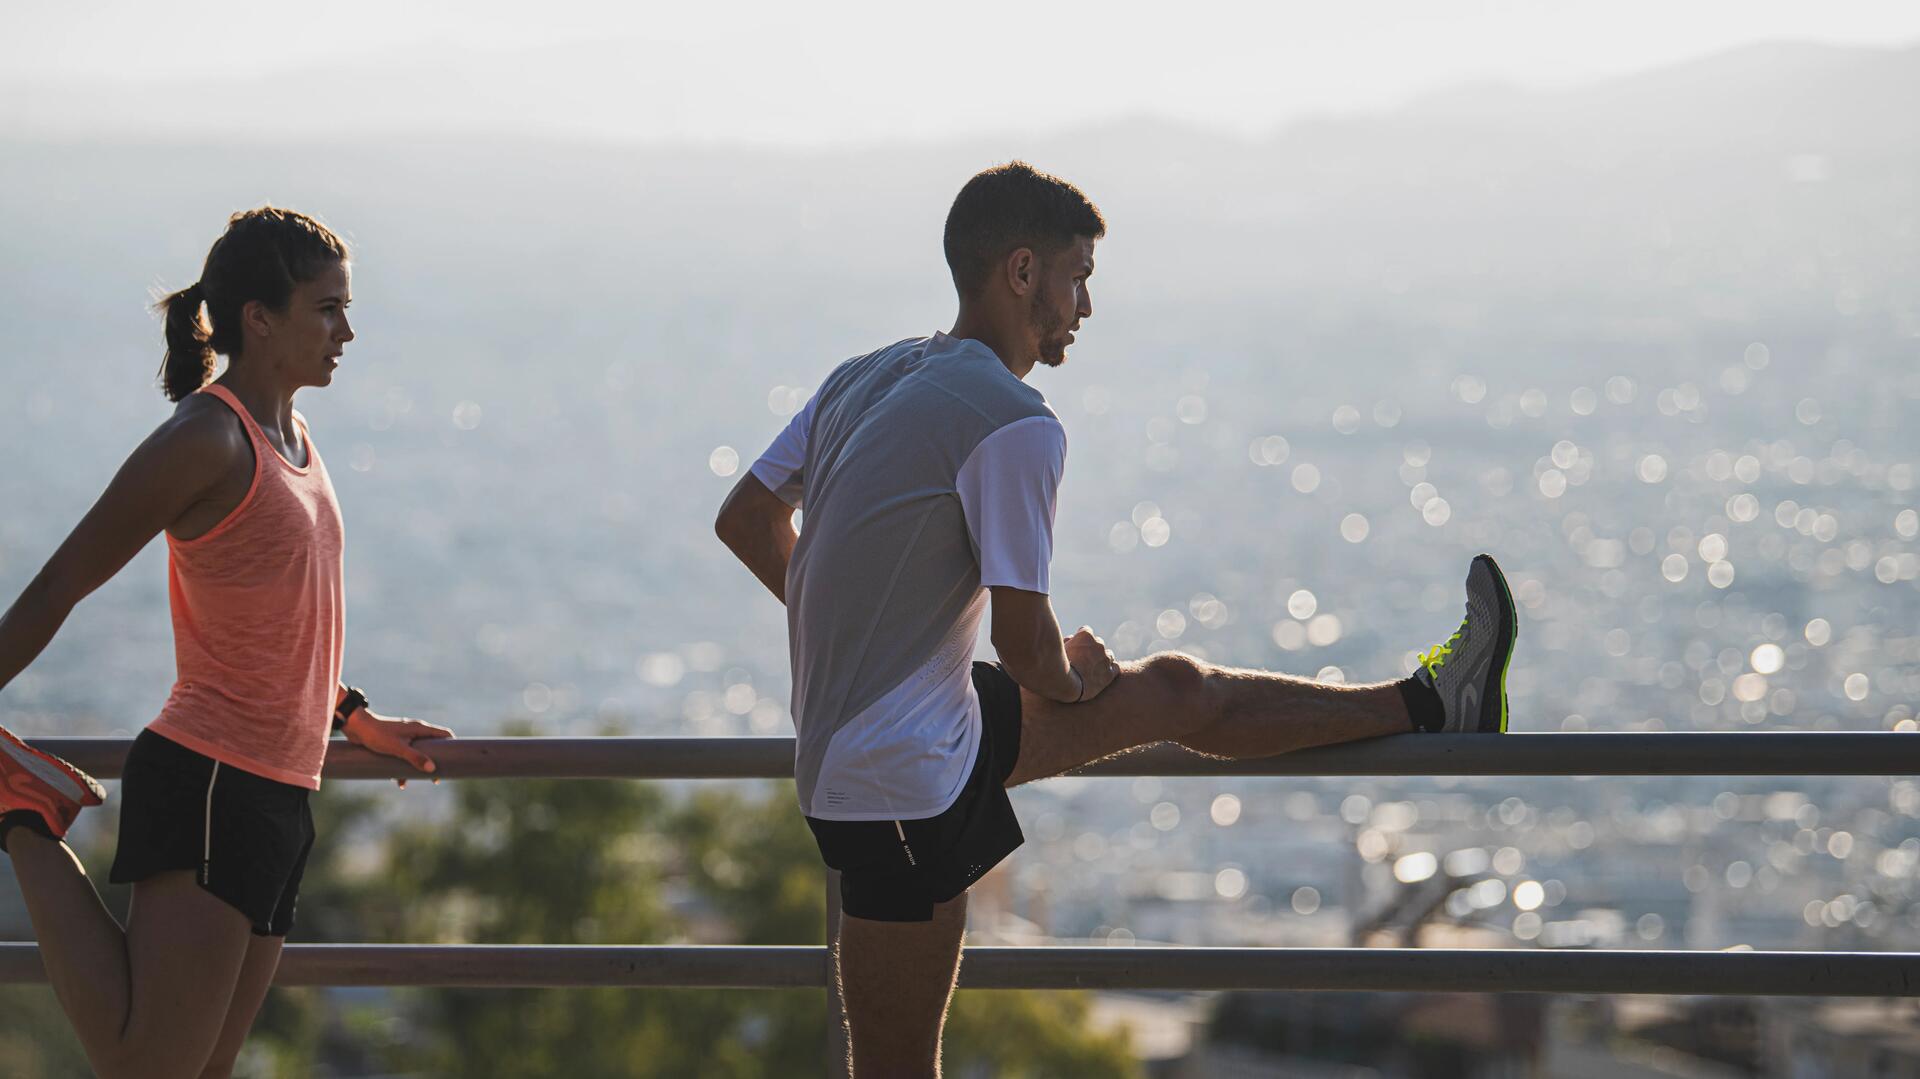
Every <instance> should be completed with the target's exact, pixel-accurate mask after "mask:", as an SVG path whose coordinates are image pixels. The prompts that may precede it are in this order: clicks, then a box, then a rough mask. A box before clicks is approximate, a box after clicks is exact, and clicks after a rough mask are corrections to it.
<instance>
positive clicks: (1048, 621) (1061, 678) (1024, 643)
mask: <svg viewBox="0 0 1920 1079" xmlns="http://www.w3.org/2000/svg"><path fill="white" fill-rule="evenodd" d="M1034 622H1035V624H1034V625H1033V627H1032V631H1031V634H1030V635H1023V636H1022V639H1015V640H1008V639H1005V637H1004V634H1001V633H996V634H995V640H994V642H993V647H994V651H996V652H998V653H999V655H1000V664H1001V666H1003V667H1005V668H1006V669H1007V674H1008V676H1009V677H1011V678H1012V679H1013V680H1014V681H1015V682H1018V683H1019V684H1020V686H1021V688H1023V689H1027V690H1031V691H1032V692H1034V693H1037V694H1039V695H1040V696H1042V697H1045V698H1047V699H1048V700H1050V701H1060V702H1061V703H1063V704H1064V703H1068V702H1071V701H1075V700H1078V699H1080V697H1081V696H1082V694H1083V691H1084V689H1085V686H1086V683H1085V682H1084V681H1083V680H1082V676H1081V675H1080V673H1079V672H1077V671H1075V670H1074V669H1073V665H1072V664H1071V663H1070V662H1068V660H1067V649H1066V646H1065V644H1064V643H1063V642H1062V640H1061V637H1060V623H1059V620H1058V619H1056V618H1054V616H1053V611H1052V609H1051V608H1048V609H1047V610H1046V611H1045V613H1044V614H1042V615H1039V616H1037V617H1036V618H1035V619H1034ZM996 628H998V627H997V626H996Z"/></svg>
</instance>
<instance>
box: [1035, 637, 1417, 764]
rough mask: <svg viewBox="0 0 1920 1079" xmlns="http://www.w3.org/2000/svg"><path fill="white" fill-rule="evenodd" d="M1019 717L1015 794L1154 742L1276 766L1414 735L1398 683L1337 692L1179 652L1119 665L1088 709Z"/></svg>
mask: <svg viewBox="0 0 1920 1079" xmlns="http://www.w3.org/2000/svg"><path fill="white" fill-rule="evenodd" d="M1020 711H1021V715H1020V759H1019V762H1018V763H1017V764H1016V765H1015V766H1014V769H1013V774H1012V775H1011V776H1009V777H1008V779H1007V786H1009V787H1014V786H1018V785H1020V784H1022V783H1028V782H1031V781H1033V780H1036V779H1044V778H1046V777H1048V776H1056V775H1059V774H1060V773H1062V772H1067V771H1071V770H1072V769H1075V768H1078V767H1080V766H1081V765H1083V764H1088V763H1091V762H1093V761H1097V760H1100V759H1101V758H1103V757H1110V756H1112V755H1113V754H1115V753H1121V752H1125V751H1126V750H1129V749H1136V748H1138V747H1140V746H1147V745H1153V744H1154V743H1156V742H1178V743H1179V744H1181V745H1183V746H1186V747H1187V748H1188V749H1191V750H1194V751H1196V752H1200V753H1205V754H1208V755H1210V756H1215V757H1233V758H1244V757H1271V756H1273V755H1274V754H1277V753H1288V752H1291V751H1293V750H1296V749H1306V748H1309V747H1311V746H1324V745H1331V744H1333V743H1336V742H1351V741H1355V740H1357V739H1361V738H1378V737H1380V736H1381V735H1387V734H1404V733H1407V732H1409V731H1411V730H1412V729H1413V721H1412V719H1411V718H1410V717H1409V716H1408V715H1407V709H1406V705H1405V703H1404V701H1403V698H1402V696H1401V691H1400V688H1399V686H1398V684H1396V683H1393V682H1382V683H1377V684H1374V685H1366V686H1341V685H1329V684H1327V683H1324V682H1313V681H1309V680H1307V679H1303V678H1295V677H1293V676H1291V675H1284V674H1273V673H1269V672H1265V671H1247V670H1236V669H1234V668H1230V667H1219V666H1215V665H1213V664H1211V663H1207V662H1205V661H1203V660H1198V659H1195V658H1193V657H1192V656H1188V655H1183V654H1181V653H1178V652H1163V653H1161V654H1160V655H1157V656H1149V657H1148V658H1146V659H1144V660H1138V661H1135V662H1130V663H1123V664H1121V665H1120V675H1119V677H1118V678H1115V679H1114V681H1113V684H1112V685H1111V686H1108V687H1107V689H1106V691H1105V692H1103V693H1101V694H1100V696H1098V697H1095V698H1094V699H1093V700H1091V701H1087V702H1086V703H1084V704H1060V703H1058V702H1056V701H1050V700H1048V699H1046V698H1045V697H1041V696H1038V695H1037V694H1034V693H1029V692H1027V691H1026V690H1021V692H1020Z"/></svg>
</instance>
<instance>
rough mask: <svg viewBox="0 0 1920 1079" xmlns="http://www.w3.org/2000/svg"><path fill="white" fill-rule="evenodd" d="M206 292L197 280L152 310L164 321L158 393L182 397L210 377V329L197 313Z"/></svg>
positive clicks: (211, 352)
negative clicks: (162, 353) (163, 350)
mask: <svg viewBox="0 0 1920 1079" xmlns="http://www.w3.org/2000/svg"><path fill="white" fill-rule="evenodd" d="M205 302H206V292H205V290H204V289H202V288H201V286H200V283H199V282H198V281H196V282H194V283H193V284H191V285H188V286H187V287H186V288H183V289H181V290H180V291H179V292H175V293H173V294H171V295H169V296H167V297H165V298H164V299H162V300H161V301H160V302H159V303H156V304H154V305H153V306H154V309H155V310H157V311H159V312H160V314H161V315H162V317H164V318H165V320H166V334H167V355H166V358H165V359H163V360H161V361H160V392H162V393H164V394H166V395H167V400H169V401H179V400H182V399H184V398H186V397H188V396H189V395H191V394H192V393H194V391H196V390H198V389H199V388H200V387H202V386H204V385H206V384H207V381H208V380H209V379H211V378H212V377H213V369H214V364H215V359H214V353H213V345H212V343H211V342H212V339H213V328H212V327H211V326H209V325H208V324H207V320H206V318H205V317H204V316H202V315H201V314H200V308H201V306H202V305H203V304H204V303H205Z"/></svg>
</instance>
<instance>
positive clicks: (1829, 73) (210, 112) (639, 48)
mask: <svg viewBox="0 0 1920 1079" xmlns="http://www.w3.org/2000/svg"><path fill="white" fill-rule="evenodd" d="M649 48H651V46H646V45H639V44H633V43H627V42H608V43H602V44H597V45H587V46H579V45H574V46H564V47H562V46H551V47H545V48H542V49H538V50H533V51H529V52H527V53H524V54H512V55H506V56H491V55H469V56H456V57H447V58H437V59H435V60H433V61H431V62H429V63H426V64H423V65H410V64H407V63H404V62H402V61H398V60H388V61H381V62H375V63H362V64H358V65H355V66H353V67H350V68H347V69H344V70H341V69H327V70H325V71H320V70H303V71H296V72H290V73H288V74H287V75H286V76H285V77H279V78H271V79H268V78H244V79H211V78H200V79H181V80H173V81H151V82H129V83H124V84H117V85H98V84H86V85H82V84H70V85H68V84H48V83H44V82H22V81H8V80H7V79H6V78H5V77H4V76H0V138H32V139H38V138H54V139H58V140H62V141H65V140H79V141H93V140H100V139H107V140H115V141H119V140H131V141H147V140H159V139H173V138H181V137H191V138H196V139H202V140H212V141H225V139H226V136H223V134H222V132H223V131H232V132H239V133H243V135H244V137H245V138H246V139H248V140H249V141H251V140H253V139H257V138H259V137H261V136H262V135H263V134H264V135H267V136H268V137H272V136H273V135H274V133H278V132H283V131H300V132H302V133H313V132H326V131H337V132H342V133H348V134H352V135H355V136H358V137H367V136H379V135H396V134H418V133H426V132H434V133H436V134H437V135H440V136H448V135H452V136H456V137H459V136H471V135H493V136H499V135H509V136H527V135H533V134H539V133H544V134H547V135H552V136H558V137H562V138H566V137H574V138H590V139H591V141H595V142H606V141H608V140H609V138H610V137H611V138H612V141H615V142H619V141H623V140H622V139H621V138H619V137H617V136H615V135H610V134H609V133H617V132H620V131H622V130H624V131H626V132H627V133H628V135H629V136H630V137H631V138H632V139H635V140H638V141H640V142H643V143H652V144H658V143H660V142H662V141H665V142H669V143H671V142H677V141H687V142H693V143H703V144H709V145H711V144H712V143H713V141H714V140H713V139H711V137H709V136H708V135H706V133H704V132H701V131H677V132H675V131H657V130H649V129H647V128H646V127H645V126H644V125H643V124H641V123H639V122H637V121H634V120H632V119H631V116H632V114H633V112H634V110H636V109H640V108H644V107H645V103H646V102H648V101H650V100H665V101H671V100H674V99H675V98H676V97H678V96H681V95H686V94H688V93H690V92H695V91H697V92H698V93H699V94H702V95H708V96H713V95H724V94H726V93H729V92H730V91H729V90H728V89H727V88H726V87H725V86H724V85H723V84H721V83H720V82H718V81H717V82H716V83H715V84H714V85H703V86H699V87H692V88H690V87H687V86H684V85H679V84H676V83H675V82H674V80H672V79H671V78H670V77H667V76H666V75H664V74H661V73H660V72H664V71H666V70H668V69H667V68H666V67H665V66H659V67H656V66H655V65H653V64H652V63H650V62H649V60H650V58H649V56H648V55H647V52H648V49H649ZM655 59H657V58H655ZM501 65H519V66H521V67H522V68H523V71H522V73H521V78H520V79H518V80H512V81H507V80H497V79H492V78H488V77H482V76H483V75H491V74H493V73H494V70H496V69H497V68H499V67H500V66H501ZM649 72H652V73H651V74H650V73H649ZM317 86H324V90H316V87H317ZM529 87H534V88H537V90H533V89H529ZM1809 90H1813V91H1814V92H1813V93H1808V92H1807V91H1809ZM660 95H665V96H664V97H663V96H660ZM1913 100H1920V45H1916V46H1908V47H1905V48H1885V49H1882V48H1866V47H1858V46H1838V45H1824V44H1817V43H1811V42H1792V41H1783V42H1767V43H1759V44H1754V45H1749V46H1743V47H1740V48H1735V49H1731V50H1727V51H1723V52H1718V53H1713V54H1710V55H1707V56H1703V57H1700V58H1697V59H1693V60H1687V61H1683V62H1679V63H1675V64H1670V65H1666V66H1663V67H1658V68H1653V69H1649V70H1645V71H1641V72H1637V73H1633V74H1627V75H1621V76H1616V77H1611V78H1606V79H1601V80H1597V81H1594V82H1590V83H1585V84H1581V85H1577V86H1573V87H1566V88H1558V89H1539V88H1527V87H1521V86H1517V85H1513V84H1506V83H1472V84H1466V85H1462V86H1455V87H1450V88H1444V89H1439V90H1436V91H1434V92H1431V93H1428V94H1424V95H1420V96H1417V97H1415V98H1414V99H1412V100H1411V101H1409V102H1408V103H1407V104H1406V105H1405V106H1403V107H1401V108H1397V109H1386V110H1373V111H1364V112H1347V113H1338V114H1309V115H1305V116H1303V117H1301V118H1299V119H1296V120H1293V121H1289V122H1287V123H1285V124H1282V125H1280V127H1279V128H1277V129H1276V130H1275V131H1274V132H1272V133H1271V134H1270V135H1269V136H1268V140H1280V139H1285V138H1287V137H1288V136H1289V135H1290V134H1292V133H1294V132H1295V131H1298V130H1306V131H1313V130H1319V129H1324V128H1326V127H1329V126H1331V127H1349V126H1358V127H1368V126H1372V125H1377V124H1388V125H1394V124H1400V123H1413V124H1422V123H1429V124H1430V123H1445V124H1450V125H1470V126H1482V125H1502V126H1504V125H1509V124H1523V123H1526V122H1528V121H1541V120H1549V119H1559V120H1563V121H1581V122H1585V121H1592V120H1599V121H1601V122H1603V123H1605V122H1608V121H1613V122H1627V121H1629V120H1630V121H1631V122H1633V123H1635V124H1642V125H1648V126H1649V127H1651V128H1653V129H1655V130H1663V129H1671V128H1676V127H1681V126H1684V125H1686V124H1689V123H1695V122H1698V121H1700V120H1702V119H1707V118H1717V119H1720V120H1722V121H1726V122H1731V123H1734V124H1736V125H1737V126H1740V127H1743V128H1745V127H1765V126H1767V125H1774V126H1776V127H1777V126H1778V125H1781V124H1788V125H1800V124H1804V123H1806V122H1808V121H1811V120H1813V119H1815V118H1818V119H1819V120H1820V121H1822V122H1835V123H1837V126H1838V131H1839V132H1841V133H1849V134H1854V135H1859V134H1866V133H1871V132H1878V133H1881V134H1886V133H1887V132H1886V115H1887V114H1886V112H1885V110H1884V106H1885V105H1886V104H1887V103H1889V102H1910V101H1913ZM623 117H626V119H624V120H623ZM1909 126H1911V125H1909ZM1089 130H1093V131H1098V132H1103V133H1106V132H1119V133H1124V134H1126V135H1128V136H1129V137H1135V138H1141V137H1145V138H1155V137H1158V138H1163V139H1169V138H1170V139H1176V140H1177V139H1180V138H1182V137H1191V138H1197V139H1200V140H1202V141H1215V140H1218V141H1222V142H1244V141H1245V140H1241V139H1237V138H1234V137H1232V136H1228V135H1221V134H1217V133H1213V132H1206V131H1203V130H1201V129H1197V128H1194V127H1193V126H1191V125H1187V124H1183V123H1181V122H1178V121H1172V120H1165V119H1160V118H1155V117H1148V116H1136V117H1131V118H1122V119H1117V120H1109V121H1104V122H1099V123H1095V124H1092V125H1089V127H1087V128H1081V129H1079V130H1077V131H1076V130H1075V129H1055V130H1052V131H1050V132H1047V133H1046V135H1047V137H1048V138H1052V139H1069V140H1070V139H1073V138H1075V137H1076V136H1077V135H1085V134H1087V133H1088V131H1089ZM588 132H593V133H594V134H592V135H591V136H589V135H588V134H587V133H588ZM958 141H969V137H966V136H961V137H958ZM850 148H854V147H850Z"/></svg>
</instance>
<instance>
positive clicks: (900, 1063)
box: [834, 892, 967, 1079]
mask: <svg viewBox="0 0 1920 1079" xmlns="http://www.w3.org/2000/svg"><path fill="white" fill-rule="evenodd" d="M966 931H967V895H966V893H965V892H962V893H960V895H959V896H957V897H955V898H954V899H951V900H949V901H947V902H945V903H936V904H934V908H933V920H932V921H927V922H881V921H873V920H870V919H867V918H855V917H850V916H842V917H841V919H840V943H839V947H838V948H837V949H836V951H835V952H834V976H835V977H837V978H839V979H840V992H841V997H842V999H843V1000H844V1001H845V1002H846V1008H847V1031H848V1035H849V1037H848V1041H849V1042H850V1043H851V1045H852V1050H853V1074H854V1075H855V1076H859V1077H861V1079H865V1077H867V1076H886V1077H888V1079H892V1077H896V1076H897V1077H900V1079H922V1077H934V1076H938V1075H939V1074H940V1031H941V1029H942V1028H943V1027H944V1026H945V1024H946V1020H947V1001H948V1000H949V999H950V998H951V997H952V996H953V984H954V979H955V977H956V976H957V975H958V974H959V972H960V939H961V938H962V937H963V936H965V935H966Z"/></svg>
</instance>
